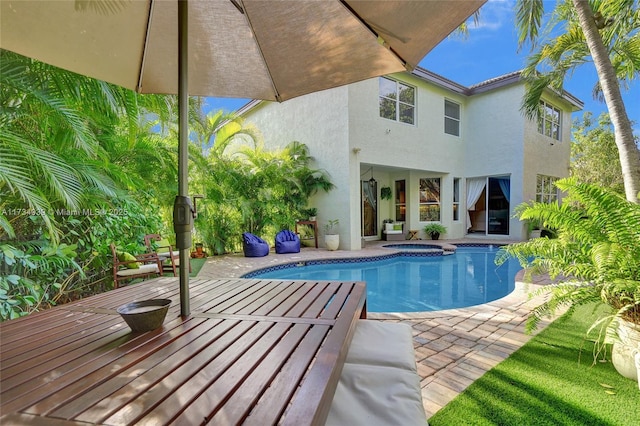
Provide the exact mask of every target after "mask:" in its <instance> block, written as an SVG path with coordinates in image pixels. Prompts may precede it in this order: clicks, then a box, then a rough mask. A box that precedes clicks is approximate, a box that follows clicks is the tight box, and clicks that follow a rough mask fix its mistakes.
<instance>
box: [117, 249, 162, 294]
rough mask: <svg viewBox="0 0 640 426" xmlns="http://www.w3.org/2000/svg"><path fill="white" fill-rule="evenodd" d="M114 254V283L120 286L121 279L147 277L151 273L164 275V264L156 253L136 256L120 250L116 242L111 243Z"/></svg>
mask: <svg viewBox="0 0 640 426" xmlns="http://www.w3.org/2000/svg"><path fill="white" fill-rule="evenodd" d="M109 247H110V248H111V255H112V256H113V285H114V287H115V288H118V287H119V286H120V282H121V281H126V280H132V279H135V278H142V279H147V278H151V275H154V274H155V275H158V276H160V275H162V264H161V263H160V258H159V257H158V255H157V254H156V253H144V254H139V255H136V256H133V255H128V256H127V255H126V253H124V252H118V250H117V249H116V246H115V244H113V243H111V244H110V245H109Z"/></svg>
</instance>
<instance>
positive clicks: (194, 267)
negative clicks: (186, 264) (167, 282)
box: [189, 257, 207, 277]
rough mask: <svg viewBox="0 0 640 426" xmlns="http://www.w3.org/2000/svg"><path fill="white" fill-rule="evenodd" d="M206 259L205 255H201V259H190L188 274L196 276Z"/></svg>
mask: <svg viewBox="0 0 640 426" xmlns="http://www.w3.org/2000/svg"><path fill="white" fill-rule="evenodd" d="M206 261H207V258H206V257H203V258H201V259H191V272H190V273H189V276H190V277H195V276H197V275H198V272H200V269H202V266H203V265H204V263H205V262H206Z"/></svg>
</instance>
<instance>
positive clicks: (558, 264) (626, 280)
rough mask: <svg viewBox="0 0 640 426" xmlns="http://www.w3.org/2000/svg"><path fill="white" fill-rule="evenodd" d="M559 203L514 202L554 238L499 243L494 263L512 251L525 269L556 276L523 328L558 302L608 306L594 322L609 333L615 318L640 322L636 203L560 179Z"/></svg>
mask: <svg viewBox="0 0 640 426" xmlns="http://www.w3.org/2000/svg"><path fill="white" fill-rule="evenodd" d="M556 185H557V187H558V188H560V189H561V190H562V191H566V193H567V194H568V195H567V197H566V198H565V200H564V201H563V203H562V204H561V205H560V204H558V203H557V202H556V203H552V204H545V203H537V202H532V203H530V204H527V205H524V206H522V207H521V208H520V210H519V211H520V219H521V220H529V221H538V222H540V223H542V224H543V226H544V227H545V228H548V229H552V230H554V231H555V233H556V235H557V238H553V239H550V238H537V239H533V240H529V241H526V242H521V243H516V244H511V245H508V246H504V247H503V248H501V250H500V252H499V253H498V255H497V256H496V263H497V264H502V263H504V262H505V261H506V260H507V258H508V257H510V256H514V257H517V258H518V259H519V261H520V264H521V265H522V266H523V267H525V268H527V272H526V273H527V274H528V275H530V274H532V273H547V272H548V273H549V275H550V277H551V278H553V279H555V280H557V281H558V284H553V285H551V286H550V288H544V289H541V290H540V291H539V292H538V293H540V294H542V293H544V292H546V291H548V290H550V294H549V297H548V299H547V301H546V302H544V303H542V304H541V305H539V306H537V307H536V308H535V309H534V310H533V312H532V314H531V316H530V317H529V319H528V322H527V326H528V329H529V330H532V329H534V328H535V327H536V325H537V324H538V323H539V321H540V320H541V319H542V318H543V317H544V316H547V315H549V314H553V313H554V312H555V311H556V310H557V309H558V308H559V307H561V306H563V307H568V309H569V311H570V312H572V311H573V310H574V309H575V308H576V307H577V306H579V305H584V304H587V303H591V302H595V301H600V302H602V303H605V304H606V305H608V306H609V307H610V311H609V312H608V314H607V316H606V317H603V318H601V319H600V320H599V321H598V322H597V323H596V324H594V326H597V325H602V326H606V330H607V335H609V336H611V335H613V334H615V332H614V330H615V326H616V323H617V320H618V319H624V320H627V321H630V322H632V323H635V324H640V205H638V204H634V203H631V202H629V201H627V200H625V198H623V196H621V195H619V194H617V193H615V192H613V191H611V190H607V189H604V188H602V187H600V186H598V185H593V184H584V183H578V182H577V181H576V180H575V179H572V178H567V179H562V180H560V181H558V182H557V183H556Z"/></svg>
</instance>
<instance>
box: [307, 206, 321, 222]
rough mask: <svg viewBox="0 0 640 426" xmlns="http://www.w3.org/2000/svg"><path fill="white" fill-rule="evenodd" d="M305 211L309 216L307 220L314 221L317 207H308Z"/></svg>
mask: <svg viewBox="0 0 640 426" xmlns="http://www.w3.org/2000/svg"><path fill="white" fill-rule="evenodd" d="M306 213H307V215H308V217H309V220H310V221H312V222H315V220H316V218H317V215H318V209H317V208H315V207H309V208H308V209H307V210H306Z"/></svg>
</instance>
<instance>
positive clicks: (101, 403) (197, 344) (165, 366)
mask: <svg viewBox="0 0 640 426" xmlns="http://www.w3.org/2000/svg"><path fill="white" fill-rule="evenodd" d="M237 324H238V322H235V321H203V322H201V323H199V324H198V326H197V327H193V328H191V329H190V330H189V331H188V332H186V333H184V334H183V335H182V336H179V337H178V338H177V339H175V340H174V341H173V342H171V343H170V344H169V345H167V346H165V347H163V348H161V349H159V350H158V351H156V352H154V353H153V354H152V355H150V356H148V357H147V358H144V359H142V360H140V361H139V362H137V363H135V364H134V365H131V366H130V367H128V368H123V369H120V370H118V371H117V374H116V375H114V377H113V378H111V379H109V380H101V381H100V383H99V384H97V385H96V386H95V387H94V388H93V389H90V390H88V391H86V392H84V393H83V394H81V395H79V396H78V397H76V398H74V399H73V401H72V403H71V404H68V403H65V404H62V405H61V406H60V407H58V408H57V409H56V410H54V411H52V412H51V415H53V416H56V417H61V418H66V419H73V418H77V417H78V416H82V417H80V418H79V419H80V420H82V419H95V418H97V417H98V416H100V415H102V416H103V417H104V416H106V414H105V411H116V410H117V409H119V408H121V407H122V404H123V401H125V400H126V398H127V397H126V396H128V395H136V394H141V393H144V392H145V390H146V389H148V388H150V387H151V386H154V385H155V384H157V383H159V382H160V381H162V380H163V379H164V378H165V377H166V376H167V375H168V374H170V373H171V372H173V371H174V370H176V369H177V368H179V367H180V366H182V365H183V364H184V363H185V362H187V360H189V359H190V358H193V357H195V356H196V355H197V354H199V353H200V351H202V350H203V349H205V348H206V347H207V346H208V345H209V344H210V343H211V340H212V339H213V340H215V339H217V338H219V337H220V336H222V335H223V334H225V333H226V332H227V331H229V330H230V329H231V328H233V327H234V326H235V325H237ZM99 377H100V372H99V371H96V372H95V373H94V374H92V375H89V376H87V378H86V380H90V381H95V380H99V379H98V378H99Z"/></svg>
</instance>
